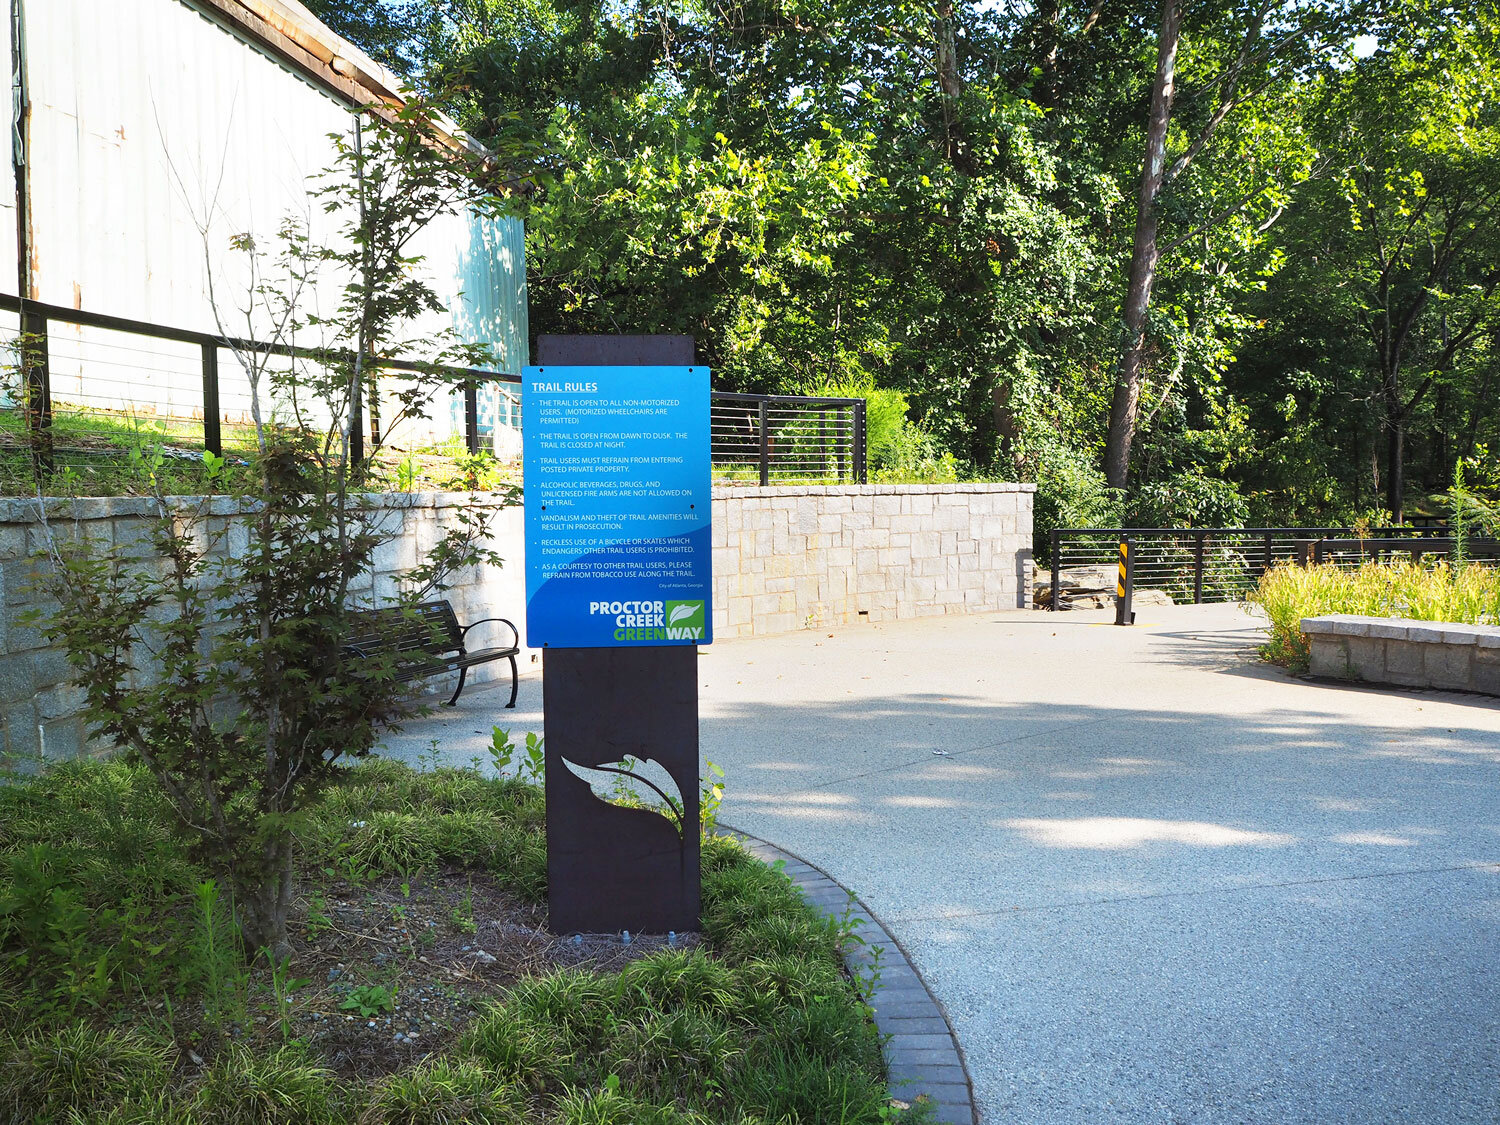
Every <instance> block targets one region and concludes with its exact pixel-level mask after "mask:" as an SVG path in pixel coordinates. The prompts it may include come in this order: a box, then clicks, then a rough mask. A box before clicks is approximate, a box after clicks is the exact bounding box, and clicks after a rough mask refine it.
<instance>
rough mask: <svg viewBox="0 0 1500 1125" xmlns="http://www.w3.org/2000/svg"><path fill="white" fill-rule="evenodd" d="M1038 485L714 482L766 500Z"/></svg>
mask: <svg viewBox="0 0 1500 1125" xmlns="http://www.w3.org/2000/svg"><path fill="white" fill-rule="evenodd" d="M1035 491H1036V485H1034V484H1021V483H1015V482H1005V481H997V482H992V483H981V484H794V485H767V486H765V487H762V486H760V485H758V484H747V485H736V484H716V485H714V499H715V500H763V499H773V498H775V497H779V496H937V495H942V494H946V493H950V492H952V493H992V494H993V493H1014V492H1035Z"/></svg>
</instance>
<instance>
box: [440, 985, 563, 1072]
mask: <svg viewBox="0 0 1500 1125" xmlns="http://www.w3.org/2000/svg"><path fill="white" fill-rule="evenodd" d="M459 1051H460V1052H461V1053H462V1054H464V1055H465V1056H467V1057H469V1058H473V1059H477V1060H479V1061H480V1062H482V1063H483V1064H484V1065H485V1066H486V1067H488V1068H489V1069H490V1070H491V1071H493V1072H494V1073H495V1075H496V1076H497V1077H499V1078H501V1079H504V1080H506V1081H509V1082H516V1083H520V1084H522V1085H526V1086H530V1087H532V1088H533V1089H538V1090H540V1089H546V1088H548V1087H549V1086H556V1085H560V1084H562V1083H564V1082H566V1081H568V1080H570V1079H572V1078H574V1077H575V1062H574V1060H575V1050H574V1047H573V1045H572V1043H571V1042H570V1037H569V1036H568V1035H567V1034H566V1033H565V1032H564V1031H563V1030H562V1029H561V1028H558V1027H554V1026H552V1025H549V1024H547V1023H545V1022H538V1021H536V1020H535V1019H534V1018H533V1017H532V1016H531V1014H530V1013H526V1012H520V1011H516V1010H514V1009H512V1008H510V1007H508V1006H504V1005H495V1006H493V1007H491V1008H490V1009H489V1010H488V1011H486V1012H483V1013H481V1014H480V1015H479V1016H478V1017H477V1018H476V1019H475V1020H474V1022H473V1023H471V1024H470V1025H469V1029H468V1031H466V1032H465V1033H464V1036H463V1038H462V1039H461V1040H460V1041H459Z"/></svg>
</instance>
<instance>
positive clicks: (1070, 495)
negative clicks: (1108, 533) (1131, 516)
mask: <svg viewBox="0 0 1500 1125" xmlns="http://www.w3.org/2000/svg"><path fill="white" fill-rule="evenodd" d="M1040 466H1041V467H1040V469H1039V470H1038V472H1037V477H1036V497H1035V500H1034V501H1033V508H1032V511H1033V514H1034V518H1035V536H1036V549H1037V552H1038V558H1043V559H1045V558H1046V553H1047V550H1048V549H1049V548H1048V535H1049V534H1050V533H1051V532H1052V531H1054V530H1056V529H1057V528H1059V527H1119V526H1120V524H1121V523H1122V522H1124V518H1125V513H1124V505H1123V503H1122V499H1121V496H1120V493H1119V491H1118V490H1117V489H1113V488H1110V487H1109V483H1108V482H1107V481H1106V480H1105V479H1104V473H1103V472H1101V471H1100V470H1099V468H1098V466H1096V465H1095V464H1094V463H1093V461H1092V459H1090V457H1089V456H1088V455H1087V454H1086V453H1083V452H1081V451H1079V450H1076V449H1073V448H1072V447H1070V446H1063V445H1061V444H1058V445H1057V446H1056V447H1055V448H1052V449H1049V450H1048V451H1047V452H1046V453H1044V454H1043V455H1042V458H1041V462H1040ZM1047 561H1049V562H1050V561H1051V560H1050V559H1048V560H1047Z"/></svg>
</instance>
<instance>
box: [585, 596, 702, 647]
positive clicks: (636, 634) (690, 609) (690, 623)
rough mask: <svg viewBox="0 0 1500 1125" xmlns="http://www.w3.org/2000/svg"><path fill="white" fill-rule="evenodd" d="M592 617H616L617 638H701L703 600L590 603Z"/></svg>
mask: <svg viewBox="0 0 1500 1125" xmlns="http://www.w3.org/2000/svg"><path fill="white" fill-rule="evenodd" d="M589 616H591V617H593V616H608V617H613V618H614V619H615V640H617V641H699V640H702V639H703V633H704V625H705V623H704V620H703V601H702V599H699V600H698V601H691V602H589Z"/></svg>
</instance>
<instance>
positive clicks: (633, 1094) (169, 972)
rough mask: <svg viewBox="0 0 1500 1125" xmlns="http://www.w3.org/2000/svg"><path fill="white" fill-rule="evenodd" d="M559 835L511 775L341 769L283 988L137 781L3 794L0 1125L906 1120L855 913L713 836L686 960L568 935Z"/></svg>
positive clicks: (94, 781)
mask: <svg viewBox="0 0 1500 1125" xmlns="http://www.w3.org/2000/svg"><path fill="white" fill-rule="evenodd" d="M543 819H544V809H543V804H542V797H541V793H540V791H539V790H538V789H537V788H536V787H534V786H531V785H527V784H523V783H520V782H518V781H515V780H495V779H490V778H485V777H482V776H480V775H479V774H478V773H476V772H473V771H469V770H451V769H443V770H436V771H432V772H415V771H413V770H411V769H409V768H407V767H405V766H402V765H399V764H395V763H391V762H385V761H370V762H366V763H362V764H360V765H358V766H355V767H353V768H351V769H349V770H347V771H345V772H344V773H343V774H342V775H341V776H340V777H339V779H338V781H337V782H336V783H335V784H333V785H331V786H329V787H328V788H327V789H326V790H325V791H324V792H323V793H322V794H321V795H320V798H319V801H318V803H317V804H316V805H315V806H314V807H313V808H312V809H311V810H310V812H309V813H308V814H307V817H306V820H305V823H304V825H303V831H302V834H301V839H302V845H303V861H302V884H301V892H302V902H301V909H300V911H299V913H298V915H297V920H296V922H295V924H294V930H295V933H296V937H297V940H296V941H294V946H295V952H294V955H293V957H292V960H291V962H290V963H289V964H288V965H287V966H285V967H284V968H282V969H279V970H278V971H276V972H274V973H273V972H271V971H269V970H267V969H264V968H259V967H257V968H254V969H251V968H249V967H247V966H246V964H245V962H244V960H243V956H242V953H241V951H240V949H239V947H238V944H237V942H236V939H235V929H234V926H233V914H232V911H233V903H232V902H230V901H229V900H228V896H227V895H226V894H225V893H224V892H223V891H222V890H221V889H220V887H219V885H218V884H217V882H216V881H215V880H214V879H212V878H211V875H210V873H209V872H207V871H206V870H204V869H203V868H202V867H201V866H200V864H199V863H198V861H197V859H196V858H195V857H194V855H193V854H192V851H191V849H190V848H189V847H188V845H187V843H186V841H185V839H184V837H183V836H182V835H181V834H180V833H179V832H178V831H177V830H176V829H175V827H174V825H173V823H172V820H171V814H170V810H169V809H168V808H167V806H166V805H165V803H164V802H163V801H162V800H161V799H160V797H159V795H158V794H157V792H156V790H155V786H154V783H153V781H152V779H151V778H150V777H149V776H147V775H146V774H145V773H144V772H143V771H141V770H139V769H137V768H134V767H132V766H130V765H127V764H124V763H122V762H107V763H76V764H68V765H63V766H58V767H55V768H53V769H50V770H48V771H46V772H44V773H42V774H40V775H38V776H34V777H18V778H14V779H11V781H10V783H9V784H6V785H3V786H0V1122H8V1121H17V1122H20V1121H26V1122H37V1123H39V1125H46V1123H48V1122H72V1121H82V1120H87V1121H97V1122H111V1123H118V1125H134V1123H137V1122H139V1123H145V1122H165V1123H178V1125H197V1123H200V1122H201V1123H207V1122H215V1123H219V1122H225V1123H230V1125H241V1123H243V1125H270V1123H276V1122H302V1123H309V1125H321V1123H328V1125H335V1123H340V1125H342V1123H348V1125H383V1123H390V1125H398V1123H404V1125H425V1123H430V1125H442V1123H447V1122H455V1123H456V1122H477V1123H479V1125H510V1123H513V1122H514V1123H520V1122H549V1123H551V1122H555V1123H566V1122H588V1123H595V1122H597V1123H610V1125H617V1123H618V1125H625V1123H634V1122H649V1123H661V1125H694V1123H709V1122H732V1123H735V1125H778V1123H792V1122H808V1123H815V1122H816V1123H824V1122H826V1123H830V1125H831V1123H840V1125H855V1123H859V1122H870V1123H874V1122H883V1121H889V1120H893V1119H894V1118H895V1116H896V1115H895V1114H894V1113H893V1111H892V1110H891V1108H890V1105H889V1102H888V1098H887V1095H886V1091H885V1086H884V1081H883V1067H882V1062H881V1056H880V1046H879V1040H878V1037H877V1035H876V1032H875V1030H874V1027H873V1024H872V1022H871V1020H870V1013H869V1009H868V1008H867V1007H866V1006H865V1004H864V1003H863V1001H862V1000H861V996H860V992H859V990H858V988H857V987H856V983H857V982H854V981H851V980H850V979H849V978H848V976H847V975H846V973H845V971H844V969H843V964H842V959H841V950H842V948H843V946H844V944H845V943H846V942H847V941H848V940H850V939H849V936H848V931H847V929H846V928H845V926H846V923H841V922H840V921H838V920H829V919H824V918H822V917H820V916H819V915H818V914H817V913H816V912H815V911H813V910H812V909H810V908H809V907H807V906H806V905H805V904H804V903H803V902H802V900H801V898H800V896H799V895H798V894H797V892H796V890H795V889H794V888H793V886H792V885H791V883H790V881H789V880H788V879H787V878H786V877H785V876H784V875H783V874H781V873H780V872H778V871H776V870H773V869H771V868H769V867H767V866H765V865H764V864H762V863H760V862H758V861H756V860H754V859H753V858H752V857H750V856H749V855H748V854H747V853H746V852H745V851H744V850H743V849H742V848H740V847H739V846H738V845H737V844H735V843H734V842H732V841H729V840H725V839H720V838H709V839H706V840H705V841H704V846H703V872H704V878H703V904H704V905H703V932H702V934H701V935H700V936H699V937H698V938H695V939H689V941H688V946H687V947H686V948H684V947H682V946H681V945H679V946H678V947H674V948H668V947H667V943H666V941H665V939H650V938H646V937H644V936H641V935H638V936H637V937H636V940H635V941H634V942H633V943H632V944H631V945H630V946H623V945H622V944H621V943H620V942H619V941H618V940H616V939H594V942H593V944H592V945H587V944H586V945H583V946H575V945H574V943H573V942H572V941H571V940H568V939H556V938H553V937H551V936H550V935H548V934H547V933H546V931H545V924H544V923H545V913H544V907H543V906H542V903H543V902H544V900H545V893H546V856H545V850H544V846H543ZM569 958H571V960H569ZM371 997H379V998H380V1001H381V1002H380V1003H379V1004H365V1005H364V1006H363V1007H361V1005H359V1004H356V1003H351V1001H352V1000H357V999H359V998H364V999H365V1000H369V998H371ZM354 1009H359V1010H358V1012H357V1013H356V1011H355V1010H354Z"/></svg>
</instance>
